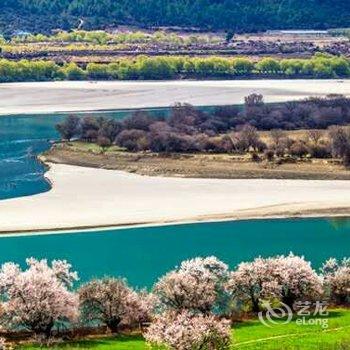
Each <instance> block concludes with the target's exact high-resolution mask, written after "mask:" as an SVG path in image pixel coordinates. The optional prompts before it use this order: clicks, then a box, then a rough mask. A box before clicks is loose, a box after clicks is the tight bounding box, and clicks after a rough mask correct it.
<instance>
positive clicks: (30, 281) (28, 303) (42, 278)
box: [0, 258, 78, 338]
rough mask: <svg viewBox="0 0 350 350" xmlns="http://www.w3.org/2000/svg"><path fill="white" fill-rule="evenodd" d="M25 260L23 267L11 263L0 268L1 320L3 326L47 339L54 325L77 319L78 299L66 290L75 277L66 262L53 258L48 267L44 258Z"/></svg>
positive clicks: (68, 289)
mask: <svg viewBox="0 0 350 350" xmlns="http://www.w3.org/2000/svg"><path fill="white" fill-rule="evenodd" d="M26 262H27V265H28V268H27V269H26V270H22V269H21V268H20V266H19V265H16V264H14V263H6V264H3V265H2V267H1V270H0V294H1V298H2V300H3V303H2V311H3V312H2V315H1V321H2V324H3V325H4V326H5V327H6V328H10V329H21V328H22V329H26V330H29V331H32V332H34V333H35V334H36V335H37V336H44V337H45V338H48V337H50V335H51V332H52V329H53V328H54V327H55V326H57V325H59V324H62V325H65V324H66V323H68V322H74V321H76V320H77V318H78V298H77V296H76V295H75V294H74V293H73V292H72V291H71V290H70V288H71V287H72V286H73V283H74V281H76V280H77V279H78V276H77V273H76V272H73V271H71V265H70V264H68V263H67V262H66V261H60V260H56V261H53V262H52V264H51V266H49V264H48V263H47V260H36V259H33V258H31V259H27V261H26Z"/></svg>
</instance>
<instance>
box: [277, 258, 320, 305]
mask: <svg viewBox="0 0 350 350" xmlns="http://www.w3.org/2000/svg"><path fill="white" fill-rule="evenodd" d="M273 264H274V265H275V268H274V273H273V277H274V278H275V279H276V281H277V283H278V286H279V290H280V296H281V300H282V302H283V303H285V304H286V305H288V306H289V307H290V308H291V309H292V310H293V306H294V303H295V302H296V301H312V300H315V299H316V298H318V297H320V296H321V295H322V294H323V284H322V279H321V278H320V276H319V275H318V274H317V273H316V271H315V270H313V268H312V267H311V264H310V262H308V261H306V260H305V259H304V257H299V256H296V255H294V254H292V253H291V254H289V255H288V256H283V255H282V256H278V257H276V258H275V259H273Z"/></svg>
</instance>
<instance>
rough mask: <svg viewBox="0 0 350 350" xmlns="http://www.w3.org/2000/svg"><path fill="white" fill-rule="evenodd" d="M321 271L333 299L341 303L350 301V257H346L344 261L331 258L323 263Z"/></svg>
mask: <svg viewBox="0 0 350 350" xmlns="http://www.w3.org/2000/svg"><path fill="white" fill-rule="evenodd" d="M321 272H322V274H323V277H324V284H325V288H326V289H327V291H328V293H329V295H330V297H331V299H332V300H333V301H334V302H336V303H337V304H340V305H344V304H347V303H349V302H350V258H344V259H343V260H342V261H338V260H336V259H334V258H330V259H329V260H327V261H326V262H325V263H324V264H323V266H322V268H321Z"/></svg>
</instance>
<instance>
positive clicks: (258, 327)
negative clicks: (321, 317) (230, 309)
mask: <svg viewBox="0 0 350 350" xmlns="http://www.w3.org/2000/svg"><path fill="white" fill-rule="evenodd" d="M325 318H326V319H327V320H328V328H322V326H321V325H320V324H318V325H297V324H296V322H295V320H294V321H292V322H291V323H289V324H284V321H283V320H276V321H275V322H276V324H274V325H271V328H269V327H267V326H265V325H263V324H262V323H260V321H259V320H258V319H252V320H246V321H243V322H239V323H236V324H234V325H233V329H232V338H233V345H232V349H233V350H253V349H259V350H279V349H284V350H292V349H293V350H294V349H298V350H313V349H315V350H316V349H317V350H335V349H342V350H345V349H350V332H349V330H350V310H349V309H333V310H331V311H330V312H329V316H328V317H325ZM38 348H41V349H45V347H44V348H43V347H39V346H31V345H24V346H20V347H18V348H17V349H18V350H34V349H38ZM51 349H66V350H78V349H79V350H80V349H94V350H107V349H109V350H124V349H133V350H145V349H149V348H148V347H147V345H146V343H145V342H144V340H143V338H142V337H141V336H140V335H120V336H117V337H99V338H91V339H86V340H81V341H77V342H71V343H64V344H62V345H56V346H54V347H51Z"/></svg>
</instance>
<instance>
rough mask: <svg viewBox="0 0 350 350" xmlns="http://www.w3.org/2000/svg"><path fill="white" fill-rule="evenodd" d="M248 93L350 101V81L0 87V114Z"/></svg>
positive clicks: (227, 100)
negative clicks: (335, 96) (340, 97)
mask: <svg viewBox="0 0 350 350" xmlns="http://www.w3.org/2000/svg"><path fill="white" fill-rule="evenodd" d="M251 93H259V94H263V95H264V97H265V101H266V102H283V101H289V100H300V99H303V98H306V97H309V96H326V95H328V94H344V95H346V96H350V80H336V79H333V80H313V79H310V80H207V81H189V80H187V81H185V80H178V81H147V82H146V81H98V82H96V81H57V82H35V83H3V84H0V115H10V114H37V113H54V112H84V111H101V110H113V109H130V108H151V107H169V106H170V105H172V104H174V103H175V102H178V101H181V102H188V103H191V104H193V105H197V106H207V105H230V104H240V103H243V101H244V97H245V96H247V95H249V94H251Z"/></svg>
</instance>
